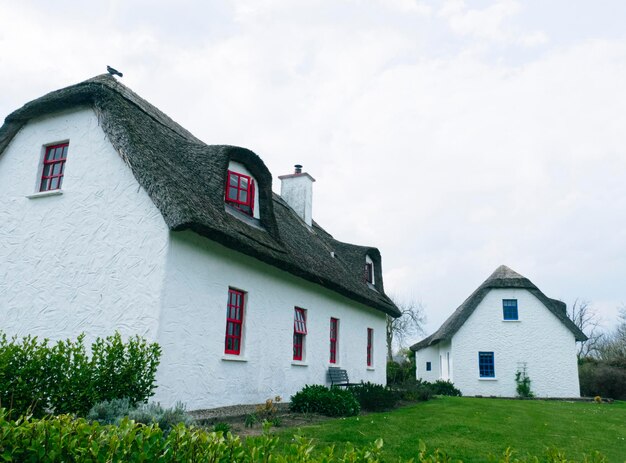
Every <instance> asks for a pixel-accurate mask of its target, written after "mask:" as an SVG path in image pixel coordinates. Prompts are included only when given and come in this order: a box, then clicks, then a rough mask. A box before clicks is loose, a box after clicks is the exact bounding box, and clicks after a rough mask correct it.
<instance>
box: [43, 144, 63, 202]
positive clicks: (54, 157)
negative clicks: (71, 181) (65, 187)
mask: <svg viewBox="0 0 626 463" xmlns="http://www.w3.org/2000/svg"><path fill="white" fill-rule="evenodd" d="M69 146H70V144H69V143H60V144H58V145H50V146H46V153H45V154H44V157H43V168H42V170H41V182H40V184H39V191H52V190H60V189H61V183H62V182H63V172H64V170H65V161H66V160H67V150H68V148H69Z"/></svg>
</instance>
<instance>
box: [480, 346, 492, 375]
mask: <svg viewBox="0 0 626 463" xmlns="http://www.w3.org/2000/svg"><path fill="white" fill-rule="evenodd" d="M478 371H479V373H480V377H481V378H495V377H496V367H495V363H494V358H493V352H479V353H478Z"/></svg>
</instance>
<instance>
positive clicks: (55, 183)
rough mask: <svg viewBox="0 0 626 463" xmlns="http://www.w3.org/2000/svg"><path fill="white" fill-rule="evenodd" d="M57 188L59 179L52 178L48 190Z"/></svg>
mask: <svg viewBox="0 0 626 463" xmlns="http://www.w3.org/2000/svg"><path fill="white" fill-rule="evenodd" d="M58 188H59V177H54V178H51V179H50V189H51V190H56V189H58Z"/></svg>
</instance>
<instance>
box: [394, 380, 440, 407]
mask: <svg viewBox="0 0 626 463" xmlns="http://www.w3.org/2000/svg"><path fill="white" fill-rule="evenodd" d="M396 390H397V391H398V393H399V394H400V398H401V399H402V400H406V401H407V402H425V401H427V400H430V399H432V398H433V395H434V393H433V389H432V387H431V386H430V383H427V382H424V381H421V380H410V381H406V382H405V383H403V384H399V385H397V386H396Z"/></svg>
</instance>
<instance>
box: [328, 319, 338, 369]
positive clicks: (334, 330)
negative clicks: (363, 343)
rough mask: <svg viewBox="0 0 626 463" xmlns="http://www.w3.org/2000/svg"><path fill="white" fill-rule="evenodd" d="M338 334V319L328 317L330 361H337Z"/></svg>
mask: <svg viewBox="0 0 626 463" xmlns="http://www.w3.org/2000/svg"><path fill="white" fill-rule="evenodd" d="M338 336H339V320H338V319H337V318H332V317H331V319H330V363H337V341H338Z"/></svg>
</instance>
